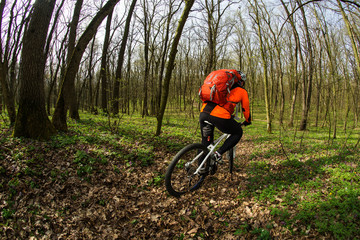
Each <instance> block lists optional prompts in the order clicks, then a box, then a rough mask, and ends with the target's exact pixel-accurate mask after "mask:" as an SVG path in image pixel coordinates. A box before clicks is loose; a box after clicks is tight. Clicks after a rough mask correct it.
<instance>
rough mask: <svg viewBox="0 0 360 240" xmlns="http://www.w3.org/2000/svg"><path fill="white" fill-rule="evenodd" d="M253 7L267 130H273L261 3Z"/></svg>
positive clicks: (269, 131)
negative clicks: (260, 62)
mask: <svg viewBox="0 0 360 240" xmlns="http://www.w3.org/2000/svg"><path fill="white" fill-rule="evenodd" d="M250 4H251V6H252V9H253V11H254V14H255V17H253V20H254V21H255V23H256V25H257V33H258V36H259V42H260V53H261V58H262V67H263V71H264V78H263V80H264V96H265V108H266V121H267V132H268V133H271V132H272V117H271V101H270V96H269V77H268V70H267V59H266V52H265V44H264V42H263V36H262V30H261V23H260V15H259V5H258V3H257V2H255V6H254V5H253V4H252V3H250Z"/></svg>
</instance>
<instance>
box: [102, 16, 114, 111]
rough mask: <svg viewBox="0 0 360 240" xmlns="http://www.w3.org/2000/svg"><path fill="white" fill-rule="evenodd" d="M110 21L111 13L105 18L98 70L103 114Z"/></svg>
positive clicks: (105, 100)
mask: <svg viewBox="0 0 360 240" xmlns="http://www.w3.org/2000/svg"><path fill="white" fill-rule="evenodd" d="M111 20H112V11H111V13H110V14H109V16H108V17H107V21H106V31H105V39H104V46H103V51H102V56H101V68H100V79H101V108H102V110H103V112H104V113H107V112H108V109H107V95H108V94H107V92H108V89H107V88H108V87H107V76H108V73H107V71H106V70H107V51H108V48H109V43H110V42H109V39H110V30H111V29H110V27H111Z"/></svg>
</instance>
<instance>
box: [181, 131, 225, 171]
mask: <svg viewBox="0 0 360 240" xmlns="http://www.w3.org/2000/svg"><path fill="white" fill-rule="evenodd" d="M229 136H230V134H227V133H224V134H223V135H221V136H220V137H219V138H218V139H216V140H215V141H214V143H212V144H210V145H209V146H208V147H207V148H208V149H209V153H208V154H207V155H206V157H205V158H204V160H203V161H202V162H201V164H200V165H199V166H198V168H197V169H196V171H195V172H194V175H195V174H199V171H200V169H201V168H202V167H203V166H204V164H205V163H206V160H207V159H208V158H209V156H211V154H212V153H213V152H214V150H215V148H216V147H217V145H219V143H220V142H221V141H222V140H223V139H225V138H228V137H229ZM202 154H203V153H200V154H198V155H196V157H195V158H194V159H193V160H192V161H191V162H188V163H186V164H185V167H188V166H189V165H190V164H193V163H194V161H197V160H198V159H199V157H200V156H201V155H202Z"/></svg>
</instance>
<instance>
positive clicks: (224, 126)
mask: <svg viewBox="0 0 360 240" xmlns="http://www.w3.org/2000/svg"><path fill="white" fill-rule="evenodd" d="M237 73H238V74H236V76H237V78H238V79H239V81H238V82H237V83H235V84H234V85H233V86H232V88H231V90H230V94H229V95H228V98H227V103H226V104H224V105H222V106H220V105H218V104H216V103H213V102H210V101H206V102H203V105H202V107H201V110H200V117H199V120H200V129H201V136H202V144H204V145H205V146H209V145H210V144H211V143H212V142H213V141H214V127H216V128H218V129H219V130H220V131H221V132H223V133H228V134H230V137H229V138H227V139H226V140H225V142H224V143H223V145H222V146H221V147H220V148H219V149H218V150H217V151H216V152H215V154H214V155H215V159H216V161H217V162H221V161H222V154H223V153H225V152H226V151H228V150H230V149H231V148H233V147H234V146H235V145H236V144H237V143H238V142H239V141H240V139H241V137H242V134H243V130H242V128H241V125H244V126H247V125H250V124H251V116H250V106H249V96H248V93H247V91H246V90H245V88H244V87H245V81H246V75H245V74H244V73H243V72H241V71H237ZM237 103H241V106H242V112H243V115H244V117H245V121H244V122H243V123H242V124H241V123H239V122H237V121H236V120H235V119H234V116H232V114H233V113H234V109H235V107H236V104H237Z"/></svg>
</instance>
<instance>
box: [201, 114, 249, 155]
mask: <svg viewBox="0 0 360 240" xmlns="http://www.w3.org/2000/svg"><path fill="white" fill-rule="evenodd" d="M199 120H200V129H201V137H202V140H201V142H202V144H204V145H205V146H209V145H210V144H211V143H212V142H213V141H214V127H216V128H217V129H219V130H220V131H221V132H223V133H228V134H230V137H229V138H227V139H226V140H225V142H224V144H223V145H222V146H221V147H220V148H219V149H218V150H217V151H218V153H220V154H223V153H225V152H226V151H228V150H230V149H231V148H233V147H234V146H235V145H236V144H237V143H238V142H239V141H240V139H241V137H242V134H243V130H242V128H241V124H240V123H238V122H237V121H235V120H234V119H233V118H230V119H223V118H218V117H214V116H211V115H210V114H208V113H205V112H202V113H200V118H199ZM207 122H210V123H211V125H210V124H208V123H207Z"/></svg>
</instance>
